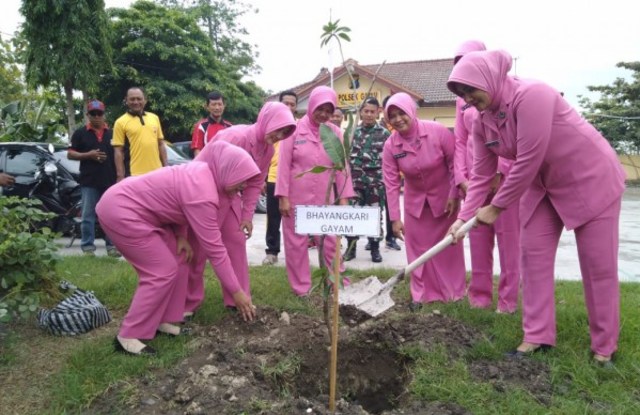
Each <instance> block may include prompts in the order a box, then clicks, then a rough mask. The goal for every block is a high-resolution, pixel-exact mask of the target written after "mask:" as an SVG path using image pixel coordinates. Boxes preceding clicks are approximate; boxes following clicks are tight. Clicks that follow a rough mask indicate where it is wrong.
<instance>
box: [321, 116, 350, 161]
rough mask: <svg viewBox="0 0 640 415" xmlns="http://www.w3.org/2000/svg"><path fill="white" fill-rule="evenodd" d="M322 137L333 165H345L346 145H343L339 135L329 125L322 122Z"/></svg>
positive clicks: (325, 149)
mask: <svg viewBox="0 0 640 415" xmlns="http://www.w3.org/2000/svg"><path fill="white" fill-rule="evenodd" d="M320 138H321V139H322V145H323V146H324V151H326V152H327V155H328V156H329V159H331V162H332V163H333V167H334V168H337V169H342V168H343V167H344V165H345V154H344V147H342V143H341V142H340V139H339V138H338V136H337V135H336V134H335V133H334V132H333V130H332V129H331V128H330V127H329V126H327V125H325V124H321V125H320Z"/></svg>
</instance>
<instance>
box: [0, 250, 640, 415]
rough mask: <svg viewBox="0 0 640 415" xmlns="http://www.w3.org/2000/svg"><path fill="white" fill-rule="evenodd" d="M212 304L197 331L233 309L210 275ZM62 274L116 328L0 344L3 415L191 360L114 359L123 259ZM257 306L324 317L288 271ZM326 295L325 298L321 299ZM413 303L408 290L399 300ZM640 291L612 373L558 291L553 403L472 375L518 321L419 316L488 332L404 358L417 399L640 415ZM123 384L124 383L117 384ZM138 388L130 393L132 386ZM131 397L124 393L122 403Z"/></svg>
mask: <svg viewBox="0 0 640 415" xmlns="http://www.w3.org/2000/svg"><path fill="white" fill-rule="evenodd" d="M207 268H208V270H207V295H208V297H207V301H206V302H205V304H204V305H203V307H202V308H201V310H200V311H199V312H198V314H197V317H196V323H197V324H201V325H206V324H213V323H215V322H216V321H218V320H219V319H220V318H221V316H223V315H224V314H225V313H226V311H225V309H224V307H223V306H222V304H221V303H222V301H221V295H220V290H219V286H218V283H217V280H215V278H213V276H212V274H211V270H210V268H209V267H207ZM394 272H396V270H392V269H388V270H375V271H359V272H354V271H348V274H349V275H350V276H351V277H352V279H358V278H361V277H365V276H368V275H371V274H375V275H378V276H380V277H383V278H387V277H389V276H391V275H393V273H394ZM58 274H59V275H60V276H61V277H62V278H65V279H68V280H69V281H71V282H73V283H75V284H77V285H78V286H79V287H81V288H84V289H88V290H93V291H94V292H95V293H96V296H97V297H98V298H99V299H100V300H101V301H102V302H103V303H104V304H105V305H106V306H107V307H108V308H109V309H110V311H111V312H112V314H113V316H114V321H113V322H112V323H110V324H108V325H107V326H105V327H102V328H100V329H98V330H94V331H93V332H91V333H88V334H86V335H83V336H79V337H75V338H74V337H54V336H50V335H48V334H45V333H44V332H42V331H41V330H39V329H38V328H37V327H35V324H34V323H33V322H29V323H28V324H20V325H13V326H11V327H9V330H8V332H9V334H7V335H6V336H5V337H4V339H2V340H0V341H1V342H0V352H1V354H0V385H1V388H2V394H0V413H2V414H67V413H77V412H82V411H83V410H85V409H86V408H88V407H89V406H90V405H91V403H92V402H93V400H94V399H95V398H97V397H98V396H100V395H101V394H102V393H103V392H104V391H106V390H108V389H109V388H110V387H113V385H115V383H116V382H120V381H122V380H123V379H125V380H126V379H133V378H136V377H139V376H142V375H144V374H147V375H148V373H149V370H150V369H162V368H171V367H172V366H173V365H174V364H176V363H177V362H178V361H180V360H181V359H182V358H184V357H185V356H188V355H189V353H190V348H189V347H188V344H187V343H188V341H187V340H183V339H173V340H169V339H161V338H158V339H155V340H153V345H154V346H156V347H157V348H158V349H160V350H161V351H162V353H160V355H159V357H158V358H155V359H145V358H131V357H128V356H124V355H121V354H114V353H113V348H112V340H113V337H114V336H115V334H116V332H117V329H118V326H119V323H120V320H121V318H122V316H123V315H124V313H125V312H126V310H127V307H128V305H129V301H130V299H131V295H132V292H133V290H134V288H135V286H136V276H135V274H134V272H133V270H132V268H131V267H130V266H129V265H128V264H127V263H126V262H124V261H119V260H115V259H112V258H107V257H97V258H92V257H80V256H78V257H64V258H63V259H62V260H61V261H60V263H59V264H58ZM251 275H252V289H253V296H254V303H255V304H257V305H258V306H261V305H268V306H270V307H273V308H275V309H278V310H284V311H288V312H289V313H304V314H310V315H317V316H320V314H321V310H320V309H318V308H316V307H315V306H314V304H317V302H316V301H311V302H309V301H305V300H301V299H299V298H297V297H295V296H294V295H292V294H291V291H290V289H289V286H288V283H287V280H286V274H285V270H284V268H282V267H253V268H252V269H251ZM314 295H319V294H314ZM394 295H395V296H396V297H397V298H406V297H408V288H407V284H406V283H403V284H401V285H400V287H398V288H397V289H396V291H395V294H394ZM638 304H640V285H638V284H623V285H622V310H621V328H622V331H621V338H620V342H619V353H618V355H617V356H616V366H615V368H614V369H603V368H599V367H596V366H594V365H593V364H591V363H590V362H591V356H590V352H589V334H588V329H587V316H586V309H585V307H584V301H583V296H582V285H581V283H579V282H559V283H558V284H557V288H556V313H557V324H558V346H557V348H555V349H554V350H552V351H551V352H549V353H546V354H542V355H537V356H535V357H534V359H536V360H539V361H540V362H542V363H544V364H545V365H547V366H548V368H549V370H550V373H551V382H552V390H553V392H552V395H551V397H550V399H549V400H548V401H547V402H540V401H539V400H536V399H534V397H532V396H531V395H530V394H529V393H528V392H526V390H525V389H516V390H515V391H513V390H509V391H508V392H504V391H500V390H498V389H496V388H495V387H493V386H492V385H491V384H489V383H487V382H483V381H480V380H478V379H477V378H473V377H472V376H470V371H471V370H470V368H471V366H472V365H473V364H474V362H476V361H479V360H487V359H489V360H492V359H493V360H498V359H502V354H503V353H504V352H505V351H506V350H509V349H512V348H513V347H515V346H516V345H517V344H518V343H519V341H520V339H521V335H522V333H521V325H520V314H519V313H518V314H516V315H499V314H496V313H494V312H492V311H491V310H475V309H471V308H469V306H468V304H467V303H466V302H465V301H462V302H459V303H455V304H434V305H429V306H427V307H425V308H424V309H423V310H422V311H421V312H433V311H434V310H436V309H437V310H438V311H439V312H440V313H442V314H444V315H447V316H449V317H453V318H456V319H458V320H461V321H463V322H464V323H466V324H467V325H469V326H472V327H474V328H475V329H477V330H479V331H480V332H482V333H483V334H484V340H482V341H480V342H479V343H478V344H475V345H474V346H473V347H472V349H471V351H470V352H469V353H466V354H464V355H462V356H459V357H457V358H455V359H453V360H452V359H451V358H450V357H448V356H447V353H446V350H444V349H436V350H431V351H429V352H427V351H424V350H419V349H416V350H407V353H410V354H411V355H412V357H413V358H414V360H415V362H416V363H415V365H413V366H412V369H411V370H412V377H413V381H412V383H411V385H410V390H411V393H412V394H413V396H414V397H416V398H417V399H421V400H426V401H430V400H438V401H441V402H452V403H456V404H458V405H460V406H462V407H464V408H466V409H467V410H468V411H470V412H471V413H474V414H511V413H513V414H640V348H639V347H638V345H637V341H638V339H640V336H639V334H640V327H639V326H640V313H639V312H638ZM120 384H121V383H120ZM132 387H133V386H132ZM129 396H130V395H129V394H128V393H127V391H126V388H125V390H123V391H122V402H123V403H126V402H127V399H128V397H129Z"/></svg>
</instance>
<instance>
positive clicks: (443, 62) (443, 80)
mask: <svg viewBox="0 0 640 415" xmlns="http://www.w3.org/2000/svg"><path fill="white" fill-rule="evenodd" d="M361 66H362V67H364V68H366V69H368V70H370V71H372V72H375V71H376V70H377V69H378V66H380V64H375V65H361ZM452 69H453V60H452V59H435V60H427V61H413V62H395V63H385V65H384V66H383V67H382V69H381V70H380V72H379V73H378V76H379V77H382V78H386V79H389V80H390V81H393V82H395V83H397V84H400V85H402V86H403V87H405V88H407V89H409V90H411V91H414V92H415V93H416V94H418V95H420V96H422V97H423V99H424V101H425V104H437V103H442V102H449V101H455V99H456V96H455V95H454V94H452V93H451V91H449V90H448V89H447V80H448V79H449V74H451V70H452Z"/></svg>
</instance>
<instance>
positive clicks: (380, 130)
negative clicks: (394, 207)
mask: <svg viewBox="0 0 640 415" xmlns="http://www.w3.org/2000/svg"><path fill="white" fill-rule="evenodd" d="M390 135H391V133H390V132H389V130H387V129H386V128H384V127H382V126H381V125H380V124H377V123H376V124H375V125H373V126H371V127H365V126H362V125H360V126H359V127H358V128H356V131H355V134H354V136H353V143H352V144H351V177H352V179H353V190H354V191H355V192H356V198H354V199H352V204H354V205H356V206H380V208H381V209H382V208H383V207H384V206H385V189H384V182H383V181H382V148H383V147H384V143H385V141H386V140H387V138H388V137H389V136H390ZM381 223H382V218H381ZM368 239H369V242H370V244H371V251H372V253H373V251H374V250H375V251H376V252H378V251H379V245H380V240H381V239H382V238H368ZM357 240H358V238H357V237H349V238H347V241H348V243H349V247H353V249H354V253H355V241H357Z"/></svg>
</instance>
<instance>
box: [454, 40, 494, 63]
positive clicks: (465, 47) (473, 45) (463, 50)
mask: <svg viewBox="0 0 640 415" xmlns="http://www.w3.org/2000/svg"><path fill="white" fill-rule="evenodd" d="M481 50H487V47H486V46H485V45H484V42H482V41H480V40H467V41H466V42H464V43H462V44H461V45H460V46H458V49H456V54H455V55H454V56H453V63H454V65H455V64H456V63H457V62H458V61H459V60H460V58H462V57H463V56H464V55H466V54H467V53H469V52H477V51H481Z"/></svg>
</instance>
